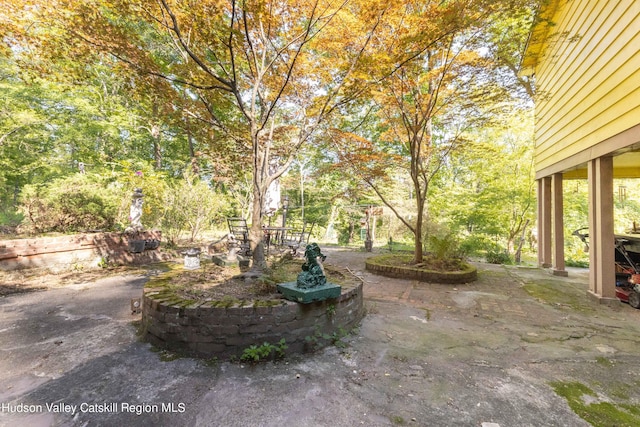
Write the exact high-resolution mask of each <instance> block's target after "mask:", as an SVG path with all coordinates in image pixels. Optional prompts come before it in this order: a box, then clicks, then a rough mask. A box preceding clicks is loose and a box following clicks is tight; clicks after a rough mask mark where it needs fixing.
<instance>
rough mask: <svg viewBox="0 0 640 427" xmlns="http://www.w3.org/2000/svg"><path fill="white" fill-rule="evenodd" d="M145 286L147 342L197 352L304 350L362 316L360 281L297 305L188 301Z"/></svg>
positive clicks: (220, 355) (228, 355) (339, 333)
mask: <svg viewBox="0 0 640 427" xmlns="http://www.w3.org/2000/svg"><path fill="white" fill-rule="evenodd" d="M160 295H162V293H161V292H160V290H159V289H153V288H145V290H144V295H143V305H142V327H143V328H144V335H145V337H146V339H147V341H149V342H150V343H152V344H153V345H155V346H158V347H160V348H164V349H168V350H173V351H179V352H183V353H187V354H189V355H195V356H199V357H206V358H210V357H216V358H219V359H229V358H233V357H240V356H241V355H242V353H243V351H244V350H245V349H246V348H248V347H250V346H251V345H257V346H260V345H262V344H263V343H265V342H267V343H269V344H273V345H276V344H277V343H278V342H279V341H280V340H281V339H283V338H284V339H285V341H286V344H287V346H288V348H287V350H286V351H285V353H302V352H305V351H311V350H315V349H316V348H319V347H322V346H324V345H327V344H330V343H331V339H329V340H327V339H326V337H324V338H323V335H324V334H328V335H330V336H332V337H337V338H339V337H341V336H342V334H344V333H346V332H348V331H349V330H351V329H352V328H354V327H355V326H357V325H358V324H359V322H360V320H361V319H362V317H363V316H364V302H363V296H362V282H360V281H356V280H354V281H353V284H351V285H343V286H342V293H341V295H340V297H339V298H335V299H331V300H325V301H320V302H314V303H310V304H299V303H296V302H292V301H288V300H284V299H283V300H277V301H275V304H277V305H273V306H268V307H264V306H257V307H254V306H248V307H247V306H243V307H229V308H222V307H214V306H212V305H215V304H216V302H211V301H210V302H196V303H189V305H186V304H185V303H184V301H183V302H181V301H179V300H176V299H175V297H174V298H171V297H167V296H165V297H162V296H160Z"/></svg>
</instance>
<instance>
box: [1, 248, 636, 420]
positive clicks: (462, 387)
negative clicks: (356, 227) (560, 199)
mask: <svg viewBox="0 0 640 427" xmlns="http://www.w3.org/2000/svg"><path fill="white" fill-rule="evenodd" d="M323 252H325V254H326V255H327V256H328V257H327V263H334V264H337V265H341V266H346V267H348V268H349V269H350V270H351V271H352V272H353V273H354V274H355V275H357V276H359V277H361V278H362V280H363V281H364V283H365V299H366V306H367V311H368V313H367V316H366V317H365V319H364V321H363V322H362V325H361V326H360V328H359V329H358V330H357V331H355V333H354V334H352V335H348V336H347V337H345V338H344V339H343V340H342V341H343V343H344V344H345V345H341V346H339V347H330V348H326V349H324V350H322V351H320V352H318V353H314V354H307V355H303V356H295V355H292V356H290V357H288V358H286V359H285V360H283V361H279V362H268V363H262V364H257V365H255V366H250V365H246V364H241V363H237V362H235V363H229V362H218V361H215V360H210V361H204V360H196V359H191V358H184V357H175V356H174V355H171V354H167V353H163V352H159V351H157V350H155V349H153V348H152V347H151V346H150V345H149V344H146V343H142V342H139V340H138V339H137V336H136V325H135V321H136V320H138V319H139V315H132V314H131V310H130V299H131V298H134V297H138V296H140V294H141V289H142V287H143V285H144V283H145V281H146V280H147V278H146V277H144V276H120V277H115V278H105V279H101V280H98V281H95V282H88V283H77V284H72V285H68V286H65V287H61V288H57V289H51V290H47V291H41V292H34V293H28V294H18V295H13V296H8V297H5V298H0V343H1V344H2V345H1V349H0V405H1V407H0V425H3V426H5V425H6V426H16V425H25V426H26V425H29V426H37V425H40V426H85V425H87V426H96V425H104V426H122V425H128V426H149V425H154V426H155V425H163V426H164V425H180V426H282V425H288V426H356V425H364V426H392V425H415V426H483V427H496V426H501V427H508V426H588V425H590V424H589V422H590V423H593V425H611V424H607V423H608V422H609V421H607V420H608V418H602V417H604V416H603V415H602V414H600V412H601V410H602V408H605V409H607V410H610V411H611V412H613V414H614V415H613V416H618V418H616V420H622V421H617V422H618V424H617V425H634V424H633V422H635V423H636V424H637V422H638V420H640V410H638V403H639V402H640V387H639V385H640V357H639V356H640V345H639V344H640V322H639V320H640V310H635V309H633V308H631V307H629V306H628V305H626V304H622V303H620V304H616V305H614V306H613V307H609V306H603V305H597V304H596V303H595V302H593V301H591V300H590V299H589V298H588V297H587V293H586V290H587V275H586V271H585V270H578V269H570V271H569V277H566V278H564V277H556V276H552V275H551V274H550V273H549V272H547V271H545V270H541V269H537V268H522V267H515V266H507V267H505V266H496V265H488V264H478V268H479V274H478V276H479V279H478V281H477V282H474V283H471V284H467V285H459V286H454V285H438V284H426V283H419V282H415V281H405V280H397V279H389V278H385V277H379V276H374V275H372V274H370V273H368V272H366V271H364V259H365V257H366V256H367V255H370V254H366V253H363V252H356V251H347V250H341V249H338V248H327V249H326V250H325V249H323ZM257 344H260V343H257ZM576 390H578V400H579V401H580V402H582V406H583V407H584V408H585V409H584V413H581V414H582V416H583V417H585V418H587V419H588V420H589V422H587V421H585V419H583V418H581V416H580V415H578V414H576V412H574V410H573V409H572V408H571V407H570V406H569V403H568V401H567V399H565V397H563V396H561V395H559V394H558V393H561V391H567V393H569V392H575V391H576ZM580 411H582V410H580ZM620 417H622V418H620ZM625 417H628V418H625ZM634 417H635V418H634ZM599 420H604V421H599ZM626 420H631V421H626ZM627 422H628V424H625V423H627Z"/></svg>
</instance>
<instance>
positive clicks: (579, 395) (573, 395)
mask: <svg viewBox="0 0 640 427" xmlns="http://www.w3.org/2000/svg"><path fill="white" fill-rule="evenodd" d="M549 385H550V386H551V387H552V388H553V390H554V391H555V392H556V394H558V395H559V396H562V397H564V398H565V399H566V400H567V403H568V404H569V407H570V408H571V410H573V412H575V413H576V414H577V415H578V416H580V418H582V419H583V420H585V421H587V422H588V423H589V424H591V425H593V426H618V427H623V426H629V427H632V426H637V425H640V409H638V408H637V407H635V406H634V405H630V404H627V403H619V404H616V403H614V402H610V401H604V402H603V401H597V400H598V394H597V393H596V392H594V391H593V390H591V389H590V388H589V387H587V386H586V385H584V384H582V383H579V382H562V381H554V382H552V383H550V384H549ZM594 400H596V402H594Z"/></svg>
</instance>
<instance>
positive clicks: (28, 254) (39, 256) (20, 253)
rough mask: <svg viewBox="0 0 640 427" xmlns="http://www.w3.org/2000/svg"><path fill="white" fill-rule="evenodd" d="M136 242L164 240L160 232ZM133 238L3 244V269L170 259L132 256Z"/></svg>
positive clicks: (156, 254) (153, 253) (96, 236)
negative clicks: (131, 244)
mask: <svg viewBox="0 0 640 427" xmlns="http://www.w3.org/2000/svg"><path fill="white" fill-rule="evenodd" d="M133 238H134V239H136V240H158V241H161V240H162V233H161V232H160V231H146V232H142V233H139V234H137V235H136V236H135V237H133ZM131 239H132V237H131V236H129V235H127V234H123V233H83V234H73V235H64V236H55V237H38V238H32V239H13V240H1V241H0V269H2V270H16V269H22V268H43V267H44V268H65V267H68V266H71V265H74V264H88V265H91V266H96V265H98V263H99V262H100V261H104V262H109V263H112V264H147V263H151V262H158V261H163V260H166V259H169V258H170V256H169V255H168V254H163V253H162V252H161V251H159V250H145V251H144V252H141V253H130V252H129V240H131Z"/></svg>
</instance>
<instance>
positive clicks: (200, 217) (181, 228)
mask: <svg viewBox="0 0 640 427" xmlns="http://www.w3.org/2000/svg"><path fill="white" fill-rule="evenodd" d="M163 205H164V209H163V216H162V230H163V232H164V234H165V236H166V237H167V239H168V240H169V242H171V243H176V242H177V241H178V240H179V239H180V237H181V236H182V233H184V232H187V233H189V238H190V240H191V241H194V240H195V239H196V238H197V237H198V236H199V235H200V234H201V233H202V231H204V230H205V229H206V228H207V227H208V226H209V225H210V224H211V223H214V222H218V221H220V220H221V219H224V217H225V216H228V215H229V212H227V207H228V206H230V204H229V203H228V202H227V200H226V198H225V196H223V195H222V194H219V193H216V192H215V191H214V190H213V189H211V188H210V186H209V185H208V184H207V183H206V182H205V181H203V180H201V179H199V178H198V177H197V176H195V175H193V174H191V173H188V172H187V173H185V174H184V177H183V179H180V180H177V181H175V182H173V183H172V184H171V185H170V186H169V188H168V189H167V191H166V192H165V195H164V203H163Z"/></svg>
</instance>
